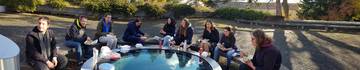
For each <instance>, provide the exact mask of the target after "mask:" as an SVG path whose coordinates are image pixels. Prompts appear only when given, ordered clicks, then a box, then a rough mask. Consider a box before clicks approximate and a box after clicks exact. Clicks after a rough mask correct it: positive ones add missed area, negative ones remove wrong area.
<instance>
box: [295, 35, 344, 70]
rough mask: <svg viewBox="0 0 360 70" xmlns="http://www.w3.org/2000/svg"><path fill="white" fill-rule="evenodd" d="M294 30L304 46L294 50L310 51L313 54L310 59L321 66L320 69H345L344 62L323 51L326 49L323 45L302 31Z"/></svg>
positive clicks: (317, 65)
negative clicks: (317, 43)
mask: <svg viewBox="0 0 360 70" xmlns="http://www.w3.org/2000/svg"><path fill="white" fill-rule="evenodd" d="M293 32H294V33H295V34H296V35H297V36H298V40H299V41H300V42H301V43H302V45H303V47H302V48H296V49H292V50H294V51H295V52H309V53H310V55H311V57H310V59H311V60H312V62H313V63H314V64H315V65H316V67H318V68H319V70H343V69H344V65H343V64H341V63H339V62H338V61H337V60H335V59H334V58H333V57H331V56H329V55H326V54H325V53H324V52H322V51H324V50H325V49H324V48H322V46H316V45H315V44H314V43H313V42H312V41H310V40H309V39H308V38H307V37H306V36H305V35H304V34H303V33H302V32H301V31H297V30H294V31H293ZM325 52H326V51H325ZM326 53H328V52H326ZM295 56H296V55H295Z"/></svg>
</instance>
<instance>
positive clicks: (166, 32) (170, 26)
mask: <svg viewBox="0 0 360 70" xmlns="http://www.w3.org/2000/svg"><path fill="white" fill-rule="evenodd" d="M175 24H176V21H175V19H174V18H170V17H169V18H168V19H167V21H166V23H165V25H164V27H163V28H161V29H160V34H161V35H163V36H164V37H163V39H162V40H160V41H162V42H161V43H160V44H162V46H164V47H170V42H171V39H172V38H173V37H174V35H175V30H176V26H175Z"/></svg>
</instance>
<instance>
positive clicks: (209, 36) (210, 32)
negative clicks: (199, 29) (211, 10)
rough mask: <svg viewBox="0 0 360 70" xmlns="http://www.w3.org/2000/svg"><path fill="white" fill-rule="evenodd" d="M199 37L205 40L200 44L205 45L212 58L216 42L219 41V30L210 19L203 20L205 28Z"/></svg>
mask: <svg viewBox="0 0 360 70" xmlns="http://www.w3.org/2000/svg"><path fill="white" fill-rule="evenodd" d="M201 38H202V40H205V41H207V42H203V41H202V42H201V44H200V45H207V47H208V48H207V49H208V50H209V52H210V53H211V56H210V57H211V58H213V57H214V55H213V54H214V50H215V47H216V44H217V43H218V42H219V31H218V30H217V29H216V28H215V27H214V24H213V22H212V21H211V20H207V21H206V22H205V29H204V31H203V34H202V37H201Z"/></svg>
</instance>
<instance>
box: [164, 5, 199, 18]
mask: <svg viewBox="0 0 360 70" xmlns="http://www.w3.org/2000/svg"><path fill="white" fill-rule="evenodd" d="M165 9H166V10H168V11H169V12H173V13H174V14H173V15H174V17H185V16H189V15H193V14H195V9H194V8H193V7H191V6H190V5H186V4H167V5H165Z"/></svg>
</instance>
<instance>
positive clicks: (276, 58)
mask: <svg viewBox="0 0 360 70" xmlns="http://www.w3.org/2000/svg"><path fill="white" fill-rule="evenodd" d="M251 43H252V44H253V46H254V47H255V48H256V50H255V55H254V57H253V59H252V60H251V61H247V62H245V64H246V65H247V66H246V65H244V64H240V68H241V69H249V68H250V69H252V70H279V69H280V66H281V54H280V51H279V50H278V48H276V47H274V46H273V45H272V44H271V39H270V38H268V37H267V36H266V35H265V33H264V32H263V31H262V30H256V31H254V32H253V33H252V37H251Z"/></svg>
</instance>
